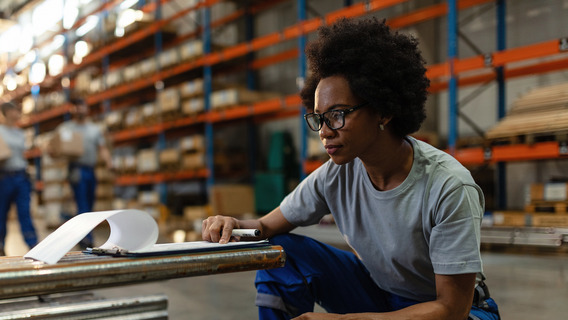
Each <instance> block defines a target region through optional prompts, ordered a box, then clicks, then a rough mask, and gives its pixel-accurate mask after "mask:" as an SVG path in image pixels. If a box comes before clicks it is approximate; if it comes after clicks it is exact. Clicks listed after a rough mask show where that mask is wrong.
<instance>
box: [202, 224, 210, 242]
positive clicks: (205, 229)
mask: <svg viewBox="0 0 568 320" xmlns="http://www.w3.org/2000/svg"><path fill="white" fill-rule="evenodd" d="M208 220H209V219H205V220H203V221H202V222H201V239H203V240H205V241H211V236H209V229H208V227H207V226H208Z"/></svg>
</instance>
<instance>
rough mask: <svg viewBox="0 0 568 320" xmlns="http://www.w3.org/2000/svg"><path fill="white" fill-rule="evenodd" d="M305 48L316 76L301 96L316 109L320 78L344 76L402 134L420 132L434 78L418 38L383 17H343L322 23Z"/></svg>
mask: <svg viewBox="0 0 568 320" xmlns="http://www.w3.org/2000/svg"><path fill="white" fill-rule="evenodd" d="M318 32H319V37H318V38H317V39H316V40H314V41H312V42H310V43H309V44H308V46H307V47H306V56H307V58H308V61H309V68H310V71H311V76H310V77H308V79H307V80H306V83H305V86H304V88H303V89H302V91H301V93H300V95H301V98H302V102H303V104H304V106H305V107H306V108H308V109H310V110H313V109H314V95H315V90H316V87H317V85H318V83H319V81H320V80H321V79H323V78H327V77H330V76H337V75H339V76H343V77H345V79H347V82H348V83H349V86H350V89H351V91H352V92H353V93H354V94H355V96H356V97H358V98H359V99H362V100H363V101H366V102H370V103H371V105H372V107H373V108H374V109H375V110H376V112H378V113H379V114H380V115H382V116H384V117H392V120H391V122H390V123H391V125H392V126H391V128H392V130H393V132H394V133H395V134H396V135H397V136H400V137H404V136H406V135H408V134H411V133H413V132H416V131H417V130H418V129H420V125H421V124H422V122H423V121H424V119H425V118H426V112H425V109H424V103H425V102H426V98H427V96H428V91H427V90H428V86H429V85H430V82H429V80H428V78H426V75H425V73H426V68H425V67H424V64H425V62H424V59H423V58H422V55H421V53H420V50H419V49H418V42H417V41H416V39H414V38H412V37H410V36H407V35H404V34H400V33H398V32H392V31H391V29H390V28H389V27H388V26H387V25H386V24H385V22H384V20H383V21H379V20H378V19H376V18H367V19H361V20H353V19H345V18H344V19H340V20H338V21H337V22H335V23H334V24H332V25H329V26H322V27H320V28H319V30H318Z"/></svg>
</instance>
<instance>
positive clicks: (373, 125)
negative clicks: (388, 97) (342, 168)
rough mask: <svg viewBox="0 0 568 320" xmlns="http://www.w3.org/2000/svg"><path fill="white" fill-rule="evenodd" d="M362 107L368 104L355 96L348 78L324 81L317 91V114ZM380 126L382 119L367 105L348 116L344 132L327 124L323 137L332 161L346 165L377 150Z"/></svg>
mask: <svg viewBox="0 0 568 320" xmlns="http://www.w3.org/2000/svg"><path fill="white" fill-rule="evenodd" d="M362 103H364V101H360V100H358V99H357V98H356V97H355V96H354V94H353V92H351V88H350V87H349V84H348V82H347V80H346V79H345V78H344V77H342V76H331V77H327V78H323V79H321V80H320V82H319V84H318V86H317V88H316V92H315V105H314V112H315V113H319V114H323V113H324V112H327V111H330V110H346V109H349V108H352V107H354V106H358V105H360V104H362ZM379 122H380V117H379V115H378V114H376V113H374V112H372V109H371V107H370V105H366V106H364V107H362V108H359V109H357V110H355V111H353V112H350V113H348V114H346V115H345V123H344V126H343V127H342V128H340V129H335V130H334V129H331V128H329V127H328V125H327V124H326V123H324V124H323V125H322V127H321V129H320V130H319V136H320V139H321V141H322V143H323V145H324V147H325V149H326V151H327V153H328V154H329V156H330V157H331V159H332V161H333V162H335V163H336V164H345V163H348V162H350V161H352V160H353V159H355V158H356V157H362V156H365V155H366V154H368V153H369V152H372V150H373V149H376V148H373V146H374V145H375V144H376V143H377V141H378V140H377V138H378V135H379Z"/></svg>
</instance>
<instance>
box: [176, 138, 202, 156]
mask: <svg viewBox="0 0 568 320" xmlns="http://www.w3.org/2000/svg"><path fill="white" fill-rule="evenodd" d="M179 147H180V149H181V150H182V151H184V152H187V151H203V150H205V137H204V136H203V135H202V134H195V135H192V136H189V137H184V138H182V139H181V140H180V142H179Z"/></svg>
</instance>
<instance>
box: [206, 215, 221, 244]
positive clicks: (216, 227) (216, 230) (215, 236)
mask: <svg viewBox="0 0 568 320" xmlns="http://www.w3.org/2000/svg"><path fill="white" fill-rule="evenodd" d="M222 230H223V222H222V221H219V220H215V221H214V222H213V223H212V224H211V225H210V226H209V237H210V238H211V241H212V242H219V241H220V240H221V231H222Z"/></svg>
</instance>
